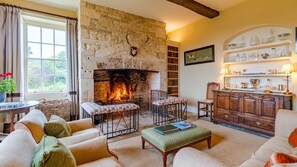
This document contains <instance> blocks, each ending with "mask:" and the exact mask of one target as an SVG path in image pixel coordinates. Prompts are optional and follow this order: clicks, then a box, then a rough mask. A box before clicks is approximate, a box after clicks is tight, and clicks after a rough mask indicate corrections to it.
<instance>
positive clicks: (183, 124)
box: [171, 121, 195, 130]
mask: <svg viewBox="0 0 297 167" xmlns="http://www.w3.org/2000/svg"><path fill="white" fill-rule="evenodd" d="M171 125H173V126H175V127H177V128H178V129H180V130H185V129H190V128H193V127H195V125H194V124H192V123H189V122H186V121H179V122H175V123H172V124H171Z"/></svg>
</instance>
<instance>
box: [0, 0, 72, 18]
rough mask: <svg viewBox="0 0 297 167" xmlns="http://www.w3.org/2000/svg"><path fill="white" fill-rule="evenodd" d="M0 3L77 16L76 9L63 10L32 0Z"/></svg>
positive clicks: (7, 0) (8, 0)
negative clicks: (31, 0)
mask: <svg viewBox="0 0 297 167" xmlns="http://www.w3.org/2000/svg"><path fill="white" fill-rule="evenodd" d="M0 3H7V4H11V5H16V6H20V7H25V8H29V9H35V10H40V11H44V12H48V13H53V14H58V15H62V16H66V17H73V18H76V17H77V15H76V11H70V10H65V9H61V8H58V7H57V8H55V7H51V6H47V5H43V4H39V3H34V2H29V1H25V0H0Z"/></svg>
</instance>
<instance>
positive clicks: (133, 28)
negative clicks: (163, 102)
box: [78, 1, 167, 102]
mask: <svg viewBox="0 0 297 167" xmlns="http://www.w3.org/2000/svg"><path fill="white" fill-rule="evenodd" d="M78 13H79V16H78V17H79V59H80V76H79V78H80V90H81V91H80V92H81V94H80V96H81V102H84V101H93V100H94V93H93V92H94V80H93V72H94V70H95V69H145V70H153V71H159V72H160V84H161V85H160V88H161V90H164V91H166V87H167V82H166V78H167V59H166V52H167V49H166V47H167V46H166V30H165V28H166V25H165V23H163V22H160V21H156V20H152V19H148V18H144V17H140V16H136V15H133V14H129V13H125V12H122V11H118V10H115V9H111V8H108V7H103V6H99V5H94V4H91V3H88V2H84V1H81V3H80V8H79V12H78ZM128 31H130V32H131V34H130V35H129V39H130V43H131V45H133V46H136V47H139V46H140V45H141V44H142V43H144V41H145V40H146V37H147V36H149V38H150V40H149V42H148V43H147V45H146V46H144V47H143V48H141V49H140V50H139V51H138V54H137V55H136V56H135V57H132V56H131V55H130V46H129V45H128V44H127V42H126V34H127V32H128Z"/></svg>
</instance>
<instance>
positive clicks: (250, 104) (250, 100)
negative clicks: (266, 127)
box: [242, 94, 258, 115]
mask: <svg viewBox="0 0 297 167" xmlns="http://www.w3.org/2000/svg"><path fill="white" fill-rule="evenodd" d="M257 99H258V98H257V96H256V95H248V94H247V95H244V96H243V98H242V112H243V113H248V114H253V115H257V113H258V112H257Z"/></svg>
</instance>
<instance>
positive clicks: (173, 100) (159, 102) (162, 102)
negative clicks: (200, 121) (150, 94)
mask: <svg viewBox="0 0 297 167" xmlns="http://www.w3.org/2000/svg"><path fill="white" fill-rule="evenodd" d="M178 103H187V99H185V98H181V97H168V98H167V99H165V100H155V101H153V105H157V106H163V105H171V104H178Z"/></svg>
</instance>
